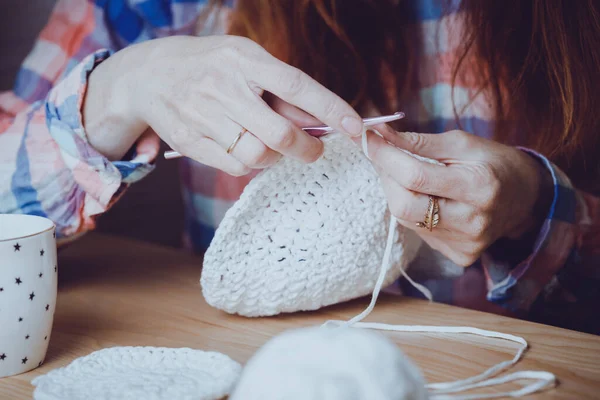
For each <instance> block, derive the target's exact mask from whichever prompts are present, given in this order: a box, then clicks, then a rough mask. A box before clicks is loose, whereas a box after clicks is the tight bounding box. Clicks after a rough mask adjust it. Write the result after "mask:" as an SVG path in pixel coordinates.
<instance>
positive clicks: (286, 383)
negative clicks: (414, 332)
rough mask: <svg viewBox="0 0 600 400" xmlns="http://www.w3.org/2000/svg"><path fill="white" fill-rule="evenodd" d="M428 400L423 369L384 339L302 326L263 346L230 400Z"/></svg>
mask: <svg viewBox="0 0 600 400" xmlns="http://www.w3.org/2000/svg"><path fill="white" fill-rule="evenodd" d="M277 399H286V400H321V399H328V400H363V399H369V400H426V399H428V394H427V389H426V388H425V380H424V378H423V376H422V374H421V372H420V371H419V369H418V368H417V367H416V366H415V365H414V364H413V363H412V362H411V360H410V359H409V358H408V357H406V356H405V355H404V354H403V353H402V351H401V350H400V349H399V348H398V347H397V346H396V345H395V344H394V343H392V342H391V341H390V340H389V339H387V338H386V337H385V336H383V335H381V334H378V333H375V332H372V331H368V330H363V329H323V328H304V329H297V330H291V331H286V332H284V333H283V334H281V335H279V336H277V337H275V338H274V339H272V340H270V341H269V342H268V343H267V344H266V345H264V346H263V347H262V348H261V349H260V350H258V352H256V354H254V356H253V357H252V358H251V359H250V361H249V362H248V364H247V365H246V366H245V368H244V371H243V373H242V377H241V378H240V381H239V383H238V384H237V386H236V388H235V390H234V392H233V394H232V395H231V400H277Z"/></svg>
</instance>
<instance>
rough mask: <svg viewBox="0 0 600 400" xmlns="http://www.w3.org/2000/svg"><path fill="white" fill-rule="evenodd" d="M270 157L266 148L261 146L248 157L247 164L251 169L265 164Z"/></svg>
mask: <svg viewBox="0 0 600 400" xmlns="http://www.w3.org/2000/svg"><path fill="white" fill-rule="evenodd" d="M270 156H271V152H270V151H269V149H268V148H267V146H265V145H262V146H261V147H260V148H259V149H258V150H257V151H255V152H254V153H253V154H251V155H250V157H249V158H250V160H249V164H250V166H252V167H258V166H262V165H265V164H267V162H268V161H269V159H270Z"/></svg>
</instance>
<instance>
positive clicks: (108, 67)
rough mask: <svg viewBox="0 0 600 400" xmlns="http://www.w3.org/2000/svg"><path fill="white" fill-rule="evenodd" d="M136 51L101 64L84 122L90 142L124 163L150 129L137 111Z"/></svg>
mask: <svg viewBox="0 0 600 400" xmlns="http://www.w3.org/2000/svg"><path fill="white" fill-rule="evenodd" d="M133 50H134V49H125V50H122V51H120V52H118V53H116V54H114V55H113V56H111V57H109V58H108V59H106V60H105V61H103V62H102V63H100V64H99V65H97V66H96V67H95V68H94V70H93V71H92V72H91V74H90V75H89V77H88V83H87V90H86V93H85V97H84V101H83V105H82V110H81V112H82V119H83V124H84V128H85V132H86V135H87V138H88V141H89V143H90V145H91V146H92V147H94V148H95V149H96V150H97V151H98V152H99V153H101V154H103V155H104V156H105V157H107V158H108V159H109V160H120V159H122V158H123V156H124V155H125V154H126V153H127V151H128V150H129V149H130V148H131V146H132V145H133V144H134V143H135V142H136V140H137V139H138V138H139V137H140V136H141V135H142V133H143V132H144V131H145V130H146V129H147V128H148V125H147V124H146V123H145V122H144V121H143V120H142V119H140V118H139V117H138V113H137V112H136V110H135V106H136V103H135V99H134V98H133V94H134V93H135V86H136V80H135V79H134V74H135V72H134V71H135V65H133V64H132V63H131V62H130V59H132V58H133V57H132V54H131V53H132V52H133Z"/></svg>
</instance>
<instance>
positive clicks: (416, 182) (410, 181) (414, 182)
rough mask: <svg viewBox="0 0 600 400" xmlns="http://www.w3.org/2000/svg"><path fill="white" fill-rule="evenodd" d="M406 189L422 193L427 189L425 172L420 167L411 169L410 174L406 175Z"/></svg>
mask: <svg viewBox="0 0 600 400" xmlns="http://www.w3.org/2000/svg"><path fill="white" fill-rule="evenodd" d="M405 182H406V187H407V188H408V189H410V190H413V191H415V192H420V191H422V190H423V189H424V188H425V185H426V183H427V180H426V177H425V172H424V171H423V169H422V168H420V167H419V166H415V167H414V168H411V169H410V172H407V173H406V178H405Z"/></svg>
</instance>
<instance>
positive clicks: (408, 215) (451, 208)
mask: <svg viewBox="0 0 600 400" xmlns="http://www.w3.org/2000/svg"><path fill="white" fill-rule="evenodd" d="M380 178H381V183H382V185H383V189H384V192H385V195H386V198H387V199H388V204H389V207H390V212H391V213H392V215H394V216H395V217H396V218H398V219H399V220H400V221H402V223H403V225H407V226H409V227H410V228H411V229H415V227H416V224H417V223H418V222H423V221H424V220H425V218H426V216H427V214H428V211H429V196H427V195H424V194H420V193H415V192H411V191H409V190H407V189H405V188H403V187H402V186H400V185H398V184H397V183H396V182H395V181H394V179H392V178H391V177H389V176H388V175H386V174H385V173H381V174H380ZM438 206H439V211H438V215H439V223H438V226H437V227H436V228H435V230H436V231H438V232H440V231H441V230H443V231H446V232H460V233H462V232H464V231H465V230H466V229H468V228H469V218H470V216H471V214H472V213H473V210H472V207H471V206H469V205H466V204H464V203H459V202H456V201H453V200H447V199H438Z"/></svg>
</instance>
